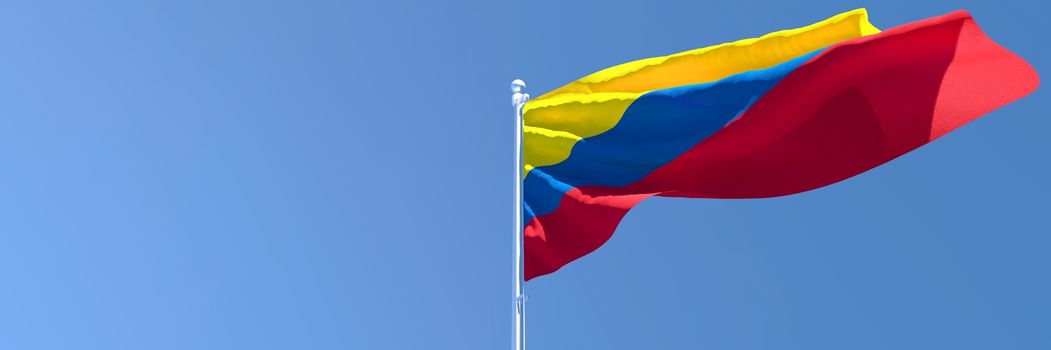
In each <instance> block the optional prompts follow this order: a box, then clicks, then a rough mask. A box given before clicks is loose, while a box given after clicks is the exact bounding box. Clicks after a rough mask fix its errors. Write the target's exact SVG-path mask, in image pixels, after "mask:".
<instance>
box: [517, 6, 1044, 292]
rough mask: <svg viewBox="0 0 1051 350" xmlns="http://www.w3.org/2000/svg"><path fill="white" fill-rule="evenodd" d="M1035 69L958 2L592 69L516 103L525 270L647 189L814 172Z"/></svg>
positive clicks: (894, 146)
mask: <svg viewBox="0 0 1051 350" xmlns="http://www.w3.org/2000/svg"><path fill="white" fill-rule="evenodd" d="M1038 84H1039V78H1038V77H1037V74H1036V72H1035V71H1034V70H1033V68H1032V67H1030V66H1029V65H1028V64H1027V63H1026V62H1025V61H1023V60H1022V59H1021V58H1019V57H1018V56H1015V55H1014V54H1012V53H1011V52H1010V51H1008V50H1006V49H1004V48H1003V47H1000V46H999V45H997V44H996V43H994V42H993V41H992V40H990V39H989V38H988V37H986V35H985V34H984V33H983V32H982V30H981V29H980V28H979V27H978V25H977V24H976V23H975V21H974V20H973V19H972V18H971V16H970V15H969V14H968V13H967V12H964V11H958V12H953V13H950V14H948V15H945V16H941V17H935V18H931V19H927V20H922V21H918V22H914V23H910V24H907V25H903V26H900V27H896V28H892V29H889V30H887V31H884V32H880V31H879V30H878V29H876V28H875V27H873V26H872V25H871V24H869V22H868V16H867V13H866V12H865V10H863V9H862V10H855V11H851V12H847V13H843V14H840V15H837V16H835V17H832V18H829V19H827V20H825V21H822V22H819V23H816V24H813V25H810V26H807V27H803V28H798V29H792V30H786V31H780V32H775V33H770V34H767V35H765V36H762V37H760V38H756V39H746V40H741V41H737V42H733V43H727V44H722V45H716V46H712V47H706V48H702V49H697V50H692V51H686V52H682V53H678V54H674V55H670V56H663V57H655V58H650V59H644V60H640V61H635V62H630V63H626V64H623V65H619V66H615V67H612V68H608V69H605V70H602V71H599V72H597V73H594V74H591V75H588V76H586V77H584V78H581V79H580V80H577V81H574V82H572V83H570V84H568V85H566V86H563V87H561V88H559V89H557V90H555V91H552V92H550V93H547V94H545V95H543V96H540V97H538V98H536V99H535V100H533V101H530V102H528V103H527V104H526V105H525V109H524V116H523V118H524V124H525V125H524V128H523V147H524V148H523V151H524V154H523V157H524V169H523V171H524V180H523V187H524V194H525V199H524V201H525V204H524V218H525V220H523V224H524V227H523V229H524V236H525V243H524V244H525V278H526V279H527V280H528V279H532V278H534V277H537V276H541V275H544V274H548V273H551V272H554V271H555V270H558V269H559V268H561V267H562V266H564V265H565V264H567V263H569V262H571V261H573V260H576V259H578V258H580V257H582V256H584V255H586V254H588V253H590V252H592V251H594V250H595V249H597V248H598V247H599V246H601V245H602V244H603V243H605V242H606V241H607V240H608V239H609V238H610V236H611V235H612V234H613V231H614V230H615V229H616V227H617V225H618V224H619V222H620V220H621V218H622V217H623V216H624V214H625V213H626V212H627V211H628V210H630V209H631V208H632V207H633V206H634V205H635V204H637V203H639V202H640V201H642V200H644V199H646V198H649V197H650V196H665V197H695V198H761V197H774V196H783V195H788V194H793V193H798V192H803V191H808V190H812V189H815V188H819V187H822V186H826V185H829V184H832V183H835V182H838V181H841V180H844V179H846V178H849V177H851V176H854V175H857V174H859V173H862V172H864V171H867V170H869V169H872V168H873V167H876V166H878V165H880V164H883V163H885V162H887V161H890V160H891V159H894V158H896V157H898V156H900V155H902V154H905V153H906V152H909V151H911V150H913V149H916V148H917V147H920V146H922V145H924V144H926V143H928V142H931V141H933V140H935V139H937V138H938V137H941V136H942V135H945V134H946V133H948V132H950V131H952V130H955V129H956V128H958V127H960V126H962V125H963V124H966V123H968V122H970V121H972V120H974V119H976V118H978V117H979V116H981V115H983V114H985V113H988V112H990V111H992V110H994V109H996V108H999V107H1001V106H1003V105H1005V104H1007V103H1009V102H1011V101H1014V100H1016V99H1018V98H1021V97H1022V96H1025V95H1027V94H1029V93H1030V92H1032V91H1033V90H1035V89H1036V87H1037V85H1038Z"/></svg>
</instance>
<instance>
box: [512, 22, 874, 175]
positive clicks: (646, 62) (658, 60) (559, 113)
mask: <svg viewBox="0 0 1051 350" xmlns="http://www.w3.org/2000/svg"><path fill="white" fill-rule="evenodd" d="M875 33H879V29H876V27H874V26H873V25H872V24H870V23H869V21H868V13H867V12H866V11H865V9H857V10H853V11H849V12H845V13H841V14H838V15H836V16H833V17H831V18H829V19H826V20H824V21H821V22H818V23H815V24H811V25H809V26H806V27H802V28H796V29H789V30H782V31H778V32H773V33H770V34H767V35H764V36H762V37H759V38H752V39H744V40H738V41H735V42H732V43H725V44H721V45H715V46H709V47H705V48H701V49H695V50H690V51H685V52H681V53H676V54H672V55H668V56H661V57H653V58H647V59H642V60H638V61H633V62H628V63H624V64H621V65H617V66H614V67H610V68H606V69H603V70H601V71H598V72H596V73H593V74H591V75H588V76H586V77H583V78H581V79H579V80H577V81H574V82H572V83H569V84H567V85H565V86H563V87H561V88H558V89H556V90H554V91H551V92H549V93H547V94H544V95H542V96H540V97H538V98H536V99H534V100H532V101H529V102H528V103H526V105H525V108H524V111H523V113H524V116H523V118H524V123H525V129H524V130H526V131H525V133H524V137H523V146H524V149H523V153H524V154H523V157H524V159H523V160H524V163H525V167H526V168H525V169H524V170H525V171H526V173H527V174H528V171H529V169H532V168H533V167H539V166H545V165H552V164H557V163H559V162H562V161H564V160H566V158H568V157H569V152H570V150H571V149H572V148H573V145H574V144H576V142H577V141H579V140H580V139H582V138H585V137H590V136H595V135H598V134H600V133H603V132H605V131H607V130H609V129H611V128H612V127H613V126H614V125H616V124H617V122H619V121H620V117H621V116H622V115H623V114H624V110H625V109H627V108H628V105H630V104H631V102H632V101H634V100H635V99H636V98H638V97H639V96H641V95H642V94H644V93H646V92H649V91H652V90H658V89H666V88H671V87H676V86H682V85H689V84H699V83H706V82H712V81H716V80H719V79H722V78H725V77H728V76H731V75H734V74H738V73H743V72H747V71H751V70H756V69H763V68H769V67H772V66H775V65H778V64H781V63H784V62H785V61H788V60H790V59H792V58H795V57H799V56H801V55H804V54H807V53H810V52H813V51H815V50H818V49H821V48H824V47H826V46H830V45H832V44H835V43H838V42H841V41H845V40H850V39H854V38H858V37H862V36H865V35H871V34H875Z"/></svg>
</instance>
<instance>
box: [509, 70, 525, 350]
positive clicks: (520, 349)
mask: <svg viewBox="0 0 1051 350" xmlns="http://www.w3.org/2000/svg"><path fill="white" fill-rule="evenodd" d="M523 90H525V82H524V81H522V80H521V79H515V80H514V81H512V82H511V92H513V93H514V94H513V95H511V104H512V105H514V107H515V229H514V237H515V253H514V259H515V261H514V278H515V282H514V288H515V289H514V294H513V295H514V299H513V300H514V306H513V308H514V311H513V312H514V317H515V338H514V342H515V347H514V349H515V350H525V301H526V300H525V281H524V280H523V275H522V249H523V247H522V170H523V169H522V107H523V106H525V103H526V101H528V100H529V94H527V93H525V92H524V91H523Z"/></svg>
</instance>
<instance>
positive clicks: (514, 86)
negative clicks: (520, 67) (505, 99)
mask: <svg viewBox="0 0 1051 350" xmlns="http://www.w3.org/2000/svg"><path fill="white" fill-rule="evenodd" d="M525 86H526V85H525V82H524V81H522V79H515V80H512V81H511V92H513V93H514V95H511V104H512V105H514V106H515V108H516V109H519V111H520V109H521V108H522V106H524V105H525V103H526V101H529V94H527V93H525Z"/></svg>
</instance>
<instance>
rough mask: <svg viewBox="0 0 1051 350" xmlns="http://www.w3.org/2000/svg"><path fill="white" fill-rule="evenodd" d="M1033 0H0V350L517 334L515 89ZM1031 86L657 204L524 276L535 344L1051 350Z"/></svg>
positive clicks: (1006, 13) (1042, 94)
mask: <svg viewBox="0 0 1051 350" xmlns="http://www.w3.org/2000/svg"><path fill="white" fill-rule="evenodd" d="M866 6H867V7H868V8H869V11H870V13H871V15H872V21H873V22H874V23H875V24H876V25H877V26H879V27H881V28H889V27H892V26H896V25H900V24H903V23H907V22H910V21H914V20H919V19H922V18H926V17H932V16H937V15H941V14H944V13H947V12H949V11H952V10H955V9H960V8H965V9H968V10H970V11H971V13H972V14H973V15H974V16H975V17H976V18H977V20H978V22H979V24H981V25H982V26H983V27H984V29H985V30H986V32H987V33H988V34H989V35H990V36H991V37H992V38H993V39H995V40H997V41H998V42H999V43H1001V44H1002V45H1004V46H1006V47H1007V48H1009V49H1011V50H1013V51H1014V52H1016V53H1018V54H1019V55H1021V56H1022V57H1023V58H1025V59H1027V60H1028V61H1029V62H1030V63H1031V64H1032V65H1033V66H1034V67H1036V69H1037V71H1038V72H1041V73H1044V74H1045V76H1046V74H1049V73H1047V72H1051V70H1049V69H1051V67H1049V63H1051V62H1049V52H1051V51H1049V49H1048V48H1047V34H1048V33H1047V31H1046V21H1047V18H1046V14H1047V12H1048V8H1047V7H1046V5H1043V4H1041V3H1040V2H1037V1H1027V2H1012V1H952V2H948V1H946V2H928V1H914V0H913V1H882V0H881V1H871V2H868V3H865V2H858V1H823V2H811V1H805V2H804V1H761V2H753V1H719V2H710V1H697V0H693V1H689V0H686V1H664V0H654V1H631V2H628V1H609V0H606V1H599V0H594V1H581V2H572V3H570V2H568V1H517V2H507V1H503V2H497V1H484V2H483V1H479V2H477V3H470V2H457V1H414V2H391V1H376V2H370V3H365V2H361V1H353V0H352V1H307V0H297V1H287V2H268V1H226V0H208V1H168V2H163V3H162V2H150V3H147V2H143V1H68V2H59V1H45V0H32V1H4V2H3V3H2V4H0V349H22V350H25V349H136V350H138V349H180V350H184V349H424V348H425V349H505V348H509V346H510V344H511V342H510V334H511V333H510V331H511V323H510V322H511V314H510V312H511V308H510V307H511V300H510V297H511V295H510V293H511V286H510V283H511V278H510V273H511V265H510V263H511V257H510V254H511V231H510V230H511V229H512V223H511V219H512V210H511V209H512V203H511V199H512V198H511V194H512V192H511V191H512V175H513V170H514V168H513V163H512V158H511V155H512V153H511V152H512V140H513V138H512V127H513V122H512V120H513V119H512V109H511V106H510V91H509V90H508V85H509V82H510V81H511V80H512V79H514V78H522V79H524V80H525V81H526V82H527V83H528V86H529V92H531V93H532V94H533V95H539V94H540V93H543V92H544V91H547V90H550V89H553V88H555V87H557V86H559V85H561V84H563V83H565V82H568V81H570V80H573V79H576V78H578V77H580V76H582V75H584V74H587V73H590V72H592V71H594V70H597V69H600V68H604V67H607V66H610V65H614V64H617V63H621V62H625V61H629V60H634V59H638V58H643V57H649V56H654V55H662V54H667V53H672V52H677V51H682V50H686V49H691V48H695V47H701V46H706V45H710V44H717V43H721V42H726V41H731V40H735V39H740V38H745V37H753V36H757V35H762V34H764V33H767V32H770V31H774V30H778V29H784V28H790V27H796V26H801V25H805V24H809V23H812V22H815V21H817V20H820V19H823V18H826V17H828V16H831V15H833V14H836V13H839V12H842V11H845V10H850V9H853V8H856V7H866ZM1049 112H1051V104H1049V102H1048V99H1047V88H1046V87H1043V88H1041V89H1038V90H1037V91H1036V92H1035V93H1034V94H1032V95H1030V96H1028V97H1026V98H1024V99H1022V100H1021V101H1019V102H1016V103H1014V104H1011V105H1009V106H1007V107H1005V108H1002V109H1000V110H997V111H995V112H993V113H991V114H990V115H988V116H986V117H985V118H983V119H980V120H978V121H976V122H974V123H972V124H970V125H968V126H966V127H964V128H962V129H960V130H958V131H956V132H954V133H953V134H950V135H949V136H947V137H945V138H942V139H940V140H938V141H937V142H935V143H933V144H931V145H928V146H926V147H924V148H922V149H920V150H918V151H915V152H913V153H911V154H908V155H906V156H904V157H902V158H900V159H897V160H895V161H893V162H891V163H889V164H887V165H885V166H883V167H880V168H878V169H876V170H874V171H871V172H868V173H866V174H863V175H861V176H858V177H856V178H853V179H850V180H847V181H844V182H842V183H839V184H835V185H832V186H829V187H827V188H824V189H820V190H817V191H812V192H808V193H804V194H801V195H796V196H790V197H784V198H777V199H764V200H702V199H666V198H658V199H652V200H649V201H646V202H645V203H643V204H641V205H640V206H639V207H637V208H636V209H635V210H633V211H632V212H631V213H629V214H628V216H627V217H626V218H625V220H624V222H623V224H622V225H621V227H620V229H619V231H618V232H617V233H616V234H615V235H614V237H613V239H612V240H611V241H610V242H609V243H608V244H607V245H605V246H604V247H602V248H601V249H599V250H598V251H597V252H595V253H594V254H592V255H589V256H587V257H585V258H583V259H581V260H580V261H578V262H575V263H573V264H571V265H569V266H567V267H566V268H564V269H562V270H561V271H559V272H557V273H555V274H553V275H550V276H545V277H541V278H538V279H536V280H534V281H532V282H530V283H529V284H528V285H527V288H528V291H527V292H528V294H529V297H530V298H529V309H528V310H529V323H528V342H529V347H530V349H684V348H685V349H689V348H696V349H807V350H815V349H836V350H840V349H924V350H927V349H1013V350H1022V349H1049V348H1051V331H1049V330H1051V299H1049V298H1048V296H1049V295H1051V278H1049V276H1051V273H1049V271H1048V270H1049V268H1051V254H1049V249H1051V224H1049V223H1048V219H1049V216H1051V206H1049V205H1048V204H1047V203H1048V202H1047V200H1048V197H1049V196H1051V185H1049V184H1048V179H1049V178H1051V164H1049V161H1048V159H1049V158H1048V151H1049V150H1051V141H1049V138H1048V137H1047V135H1048V130H1049V129H1051V119H1049V118H1048V116H1049Z"/></svg>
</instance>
